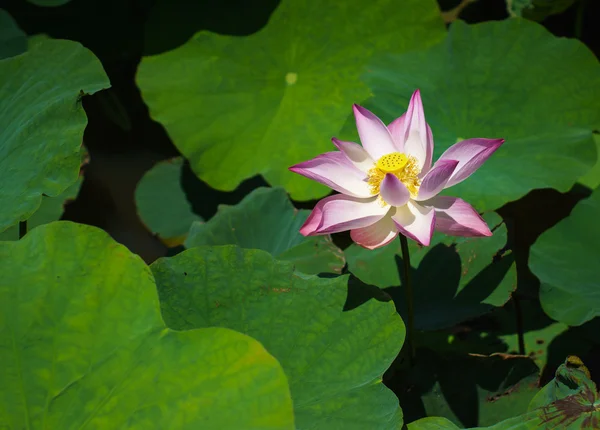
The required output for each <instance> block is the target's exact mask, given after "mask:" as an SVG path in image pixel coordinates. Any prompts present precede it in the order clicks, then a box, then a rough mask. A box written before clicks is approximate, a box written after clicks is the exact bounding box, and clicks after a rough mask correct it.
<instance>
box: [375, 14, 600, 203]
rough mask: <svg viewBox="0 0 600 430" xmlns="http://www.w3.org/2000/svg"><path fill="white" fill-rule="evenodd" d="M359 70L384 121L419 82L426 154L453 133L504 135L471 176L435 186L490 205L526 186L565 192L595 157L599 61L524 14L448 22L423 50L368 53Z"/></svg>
mask: <svg viewBox="0 0 600 430" xmlns="http://www.w3.org/2000/svg"><path fill="white" fill-rule="evenodd" d="M369 70H370V72H369V73H368V74H367V75H366V76H365V79H366V82H367V83H368V84H369V86H370V87H371V88H372V90H373V93H374V94H375V98H374V99H373V100H372V101H371V102H369V103H367V104H366V105H367V106H369V107H370V108H371V109H373V111H374V112H375V113H377V114H378V115H381V116H382V118H383V119H384V120H388V121H389V120H392V119H394V118H396V117H398V116H399V115H400V114H401V113H402V112H404V110H405V109H406V106H407V104H408V100H409V98H410V96H411V93H412V92H413V91H414V89H415V88H420V89H421V95H422V97H423V104H424V107H425V115H426V116H427V121H428V122H429V123H430V125H431V128H432V130H433V137H434V140H435V154H436V157H437V156H439V155H441V153H442V152H443V151H444V150H445V149H447V148H448V147H449V146H451V145H452V144H454V143H455V142H456V141H457V140H460V139H466V138H474V137H488V138H500V137H502V138H505V139H506V143H504V145H503V146H502V147H501V148H500V149H499V150H498V151H497V152H496V153H495V154H494V155H493V156H492V157H491V158H490V159H489V160H487V161H486V163H485V164H484V166H483V167H482V168H481V169H479V170H478V171H477V172H476V173H475V174H474V175H473V176H472V177H471V178H469V179H468V180H466V181H464V182H462V183H460V184H458V185H457V186H455V187H452V188H451V189H449V190H447V191H445V193H446V194H448V195H455V196H460V197H461V198H464V199H465V200H467V201H469V202H470V203H472V204H473V205H474V206H475V207H476V208H477V209H479V210H481V211H483V210H488V209H496V208H498V207H500V206H502V205H503V204H505V203H507V202H509V201H512V200H516V199H518V198H520V197H522V196H524V195H525V194H527V193H528V192H529V191H531V190H532V189H535V188H556V189H558V190H559V191H567V190H569V189H570V188H571V187H572V185H573V184H574V183H575V182H576V181H577V179H578V178H579V177H581V176H582V175H584V174H586V173H587V171H588V170H589V169H590V167H591V166H592V164H593V163H594V162H595V160H596V154H595V149H594V143H593V139H592V130H593V129H597V128H598V127H600V64H599V63H598V60H597V59H596V57H595V56H594V55H593V54H592V52H590V50H589V49H588V48H586V47H585V45H583V44H582V43H581V42H579V41H578V40H573V39H566V38H557V37H554V36H553V35H552V34H550V33H549V32H548V31H547V30H545V29H544V28H543V27H542V26H541V25H539V24H536V23H534V22H531V21H527V20H524V19H517V18H515V19H509V20H506V21H497V22H487V23H482V24H477V25H467V24H465V23H463V22H461V21H457V22H455V23H453V24H452V26H451V28H450V33H449V34H448V37H447V38H446V40H445V41H444V42H443V43H441V44H439V45H436V46H434V47H432V48H430V49H428V50H421V51H415V52H410V53H406V54H403V55H387V56H381V57H378V58H377V59H374V60H373V61H372V63H371V65H370V67H369Z"/></svg>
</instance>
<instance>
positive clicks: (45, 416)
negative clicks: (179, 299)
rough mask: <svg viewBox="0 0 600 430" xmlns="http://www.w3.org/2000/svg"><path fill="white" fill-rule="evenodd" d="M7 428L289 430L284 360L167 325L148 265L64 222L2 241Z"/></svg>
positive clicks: (229, 334) (93, 231) (244, 340)
mask: <svg viewBox="0 0 600 430" xmlns="http://www.w3.org/2000/svg"><path fill="white" fill-rule="evenodd" d="M0 272H1V273H2V276H1V277H0V351H2V354H1V355H2V366H0V380H1V381H2V384H1V385H0V427H1V428H11V429H22V428H29V429H64V430H71V429H81V428H84V427H85V428H90V429H91V428H94V429H140V430H141V429H157V430H163V429H167V428H176V429H199V428H202V429H215V430H216V429H219V430H220V429H224V430H240V429H253V430H267V429H269V430H275V429H282V430H283V429H285V430H291V429H294V425H293V414H292V404H291V399H290V394H289V388H288V384H287V380H286V377H285V375H284V374H283V371H282V369H281V366H280V365H279V364H278V363H277V361H276V360H275V359H274V358H273V357H272V356H271V355H269V354H268V353H267V352H266V351H265V349H264V348H263V347H262V346H261V345H260V344H259V343H258V342H257V341H255V340H253V339H252V338H250V337H248V336H245V335H243V334H241V333H236V332H234V331H232V330H228V329H224V328H216V327H211V328H203V329H200V330H192V331H187V332H177V331H172V330H170V329H167V328H166V327H165V325H164V323H163V320H162V318H161V315H160V309H159V303H158V297H157V294H156V286H155V284H154V280H153V278H152V273H151V272H150V269H149V268H148V267H147V266H146V265H145V264H144V262H143V261H142V260H141V259H140V258H139V257H138V256H136V255H134V254H132V253H131V252H129V251H128V250H127V249H126V248H125V247H123V246H121V245H118V244H117V243H115V242H114V241H113V240H112V239H111V238H110V237H109V236H108V235H107V234H106V233H104V232H102V231H101V230H99V229H97V228H94V227H89V226H83V225H79V224H74V223H69V222H55V223H51V224H47V225H44V226H40V227H38V228H36V229H34V230H33V231H31V232H30V233H28V234H27V236H26V237H25V238H24V239H22V240H20V241H18V242H0Z"/></svg>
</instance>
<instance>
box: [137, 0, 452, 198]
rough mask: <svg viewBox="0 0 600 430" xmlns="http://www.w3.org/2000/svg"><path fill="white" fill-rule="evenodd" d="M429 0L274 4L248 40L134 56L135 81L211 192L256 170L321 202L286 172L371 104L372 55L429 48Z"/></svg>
mask: <svg viewBox="0 0 600 430" xmlns="http://www.w3.org/2000/svg"><path fill="white" fill-rule="evenodd" d="M443 35H444V26H443V23H442V20H441V17H440V16H439V11H438V8H437V5H436V2H435V1H434V0H404V1H401V2H398V1H393V0H378V1H376V2H373V3H370V4H369V6H368V7H365V3H364V2H363V1H360V0H348V1H344V2H328V3H327V4H325V5H324V4H323V3H322V2H320V1H318V0H310V1H302V2H298V1H294V0H282V1H281V3H280V4H279V6H278V7H277V9H276V10H275V12H274V13H273V14H272V15H271V17H270V19H269V22H268V24H267V25H266V26H265V27H264V28H263V29H262V30H260V31H259V32H257V33H255V34H253V35H251V36H248V37H235V36H223V35H219V34H214V33H210V32H206V31H202V32H199V33H198V34H196V35H195V36H194V37H193V38H192V39H191V40H190V41H188V42H187V43H185V44H184V45H183V46H181V47H179V48H177V49H174V50H172V51H169V52H166V53H163V54H160V55H156V56H151V57H146V58H144V59H143V60H142V63H141V65H140V68H139V72H138V75H137V82H138V85H139V87H140V89H141V91H142V96H143V98H144V100H145V101H146V103H147V104H148V106H149V108H150V113H151V115H152V117H153V118H154V119H155V120H156V121H159V122H160V123H161V124H163V125H164V126H165V128H166V129H167V132H168V133H169V135H170V136H171V138H172V139H173V142H174V143H175V145H176V146H177V148H178V149H179V150H180V151H181V153H182V154H183V155H184V156H185V157H186V158H188V159H189V160H190V163H191V167H192V169H193V170H194V172H195V173H196V174H197V175H198V176H199V177H200V179H202V180H203V181H206V182H207V183H208V184H209V185H211V186H212V187H214V188H217V189H219V190H233V189H234V188H235V187H236V186H237V185H238V184H239V183H240V182H241V181H242V180H243V179H245V178H249V177H252V176H254V175H256V174H259V173H260V174H262V175H263V176H264V177H265V178H266V180H267V181H268V182H269V183H270V184H272V185H282V186H284V187H285V189H286V190H287V191H289V192H290V193H291V195H292V197H293V198H294V199H299V200H309V199H311V198H316V197H322V196H324V195H326V194H327V189H326V188H325V187H324V186H322V185H320V184H317V183H315V182H313V181H309V180H308V179H306V178H302V177H300V176H298V175H292V174H290V173H289V172H288V170H287V168H288V167H289V166H290V165H292V164H295V163H298V162H300V161H304V160H307V159H309V158H313V157H315V156H316V155H318V154H319V153H321V152H325V151H330V150H333V149H334V147H333V145H332V143H331V142H330V140H329V139H330V138H331V136H333V135H335V134H337V133H338V132H339V131H340V129H341V128H342V126H343V125H344V122H345V121H346V118H347V117H348V116H349V115H350V114H351V112H352V111H351V106H352V103H354V102H359V101H361V100H364V99H365V98H367V97H369V95H370V91H369V88H368V87H367V86H366V85H365V84H364V83H362V82H361V80H360V79H359V78H360V75H361V73H362V72H363V68H364V66H365V65H366V63H367V61H368V60H369V58H370V57H371V56H373V55H374V54H377V53H381V52H395V53H400V52H405V51H408V50H413V49H418V48H423V47H426V46H429V45H431V44H432V43H435V42H437V41H439V40H440V39H441V38H442V37H443Z"/></svg>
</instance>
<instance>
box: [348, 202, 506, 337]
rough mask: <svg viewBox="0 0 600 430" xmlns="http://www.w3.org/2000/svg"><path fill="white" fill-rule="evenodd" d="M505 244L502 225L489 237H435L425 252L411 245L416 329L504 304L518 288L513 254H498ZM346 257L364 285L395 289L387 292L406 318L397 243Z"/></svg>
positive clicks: (493, 218) (492, 220)
mask: <svg viewBox="0 0 600 430" xmlns="http://www.w3.org/2000/svg"><path fill="white" fill-rule="evenodd" d="M484 219H485V220H486V222H487V223H488V225H489V226H490V228H494V227H495V226H497V225H499V224H500V223H501V219H500V217H499V216H498V215H496V214H495V213H490V214H487V215H485V217H484ZM505 244H506V227H505V226H504V224H501V225H499V226H498V227H497V228H496V230H495V231H494V235H493V236H491V237H488V238H452V237H448V236H445V235H443V234H440V233H436V234H434V236H433V239H432V241H431V245H430V246H429V247H427V248H422V247H419V246H418V245H416V244H415V243H413V242H412V241H410V244H409V249H410V262H411V265H412V267H413V272H412V282H413V284H414V289H415V325H416V327H417V329H419V330H435V329H440V328H445V327H451V326H453V325H455V324H457V323H460V322H462V321H465V320H467V319H470V318H473V317H476V316H479V315H481V314H484V313H486V312H489V311H490V310H491V309H493V307H494V306H502V305H503V304H504V303H506V301H507V300H508V299H509V297H510V293H511V292H512V291H514V289H515V287H516V270H515V264H514V258H513V255H512V253H511V252H506V253H503V254H502V253H500V250H501V249H502V248H503V247H504V245H505ZM345 254H346V260H347V261H348V269H349V270H350V272H352V273H353V274H355V275H356V276H358V277H359V278H360V279H361V280H362V281H363V282H366V283H368V284H373V285H376V286H378V287H380V288H386V287H395V288H390V289H389V291H388V292H389V293H390V294H391V295H392V297H393V298H394V301H395V302H396V306H397V307H398V311H399V312H400V314H401V315H403V316H405V315H406V308H405V303H406V302H405V299H404V297H405V290H404V287H403V286H401V281H400V280H401V279H402V276H401V274H402V273H403V270H404V266H403V263H402V258H401V252H400V244H399V241H395V242H393V243H392V244H390V245H388V246H386V247H383V248H379V249H376V250H373V251H371V250H367V249H364V248H361V247H359V246H357V245H352V246H350V247H349V248H347V249H346V250H345ZM398 286H400V287H398Z"/></svg>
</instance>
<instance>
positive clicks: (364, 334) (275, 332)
mask: <svg viewBox="0 0 600 430" xmlns="http://www.w3.org/2000/svg"><path fill="white" fill-rule="evenodd" d="M151 268H152V272H153V273H154V276H155V278H156V282H157V284H158V292H159V297H160V301H161V306H162V312H163V316H164V318H165V322H166V324H167V325H168V326H169V327H170V328H173V329H176V330H186V329H191V328H198V327H227V328H231V329H234V330H238V331H241V332H242V333H245V334H248V335H250V336H252V337H253V338H255V339H257V340H258V341H259V342H261V344H262V345H264V347H265V348H266V349H267V351H269V353H271V354H273V356H274V357H275V358H277V359H278V360H279V362H280V363H281V365H282V367H283V369H284V371H285V373H286V375H287V377H288V380H289V383H290V390H291V393H292V399H293V400H294V414H295V417H296V428H297V429H298V430H302V429H328V430H364V429H382V430H383V429H389V430H392V429H393V430H398V429H400V428H401V426H402V412H401V410H400V408H399V407H398V399H397V398H396V396H395V395H394V394H393V393H392V392H391V391H390V390H388V389H387V388H386V387H385V386H384V385H383V384H382V382H381V376H382V374H383V372H384V371H385V370H386V369H387V368H388V367H389V365H390V363H391V362H392V360H393V359H394V358H395V357H396V355H397V354H398V351H399V349H400V347H401V346H402V343H403V341H404V335H405V330H404V325H403V323H402V320H401V319H400V318H399V317H398V315H397V314H396V312H395V310H394V306H393V304H392V303H391V302H380V301H378V300H375V299H372V298H371V299H370V300H369V298H370V297H364V299H363V300H361V301H360V303H362V304H360V303H358V302H356V301H355V300H353V297H354V296H355V295H356V294H358V295H361V294H362V293H363V292H364V288H363V287H364V286H361V287H358V288H353V287H352V286H351V285H350V284H349V278H348V276H339V277H334V278H319V277H317V276H313V275H304V274H301V273H298V272H295V271H294V266H293V265H292V263H289V262H284V261H276V260H274V259H273V257H271V256H270V255H269V254H268V253H266V252H264V251H261V250H244V249H240V248H238V247H235V246H220V247H198V248H191V249H188V250H186V251H184V252H182V253H180V254H178V255H176V256H175V257H171V258H163V259H160V260H157V261H156V262H155V263H153V264H152V266H151ZM388 299H389V298H388ZM351 303H352V305H351Z"/></svg>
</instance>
